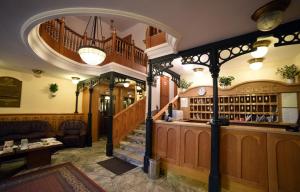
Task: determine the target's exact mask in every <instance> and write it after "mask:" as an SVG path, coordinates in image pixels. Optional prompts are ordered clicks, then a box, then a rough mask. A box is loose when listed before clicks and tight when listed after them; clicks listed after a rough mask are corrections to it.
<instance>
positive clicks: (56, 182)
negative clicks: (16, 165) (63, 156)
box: [0, 163, 105, 192]
mask: <svg viewBox="0 0 300 192" xmlns="http://www.w3.org/2000/svg"><path fill="white" fill-rule="evenodd" d="M0 191H1V192H4V191H7V192H71V191H72V192H73V191H75V192H77V191H78V192H79V191H80V192H93V191H99V192H105V191H104V190H103V189H102V188H101V187H99V186H98V185H97V184H96V183H94V181H92V180H91V179H90V178H88V177H87V176H86V175H85V174H84V173H82V172H81V171H80V170H79V169H77V168H76V167H75V166H74V165H72V164H71V163H64V164H60V165H55V166H52V167H48V168H44V169H39V170H37V171H33V172H30V173H26V174H23V175H19V176H16V177H12V178H10V179H8V180H5V181H2V182H1V183H0Z"/></svg>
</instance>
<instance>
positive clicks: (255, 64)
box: [248, 58, 264, 71]
mask: <svg viewBox="0 0 300 192" xmlns="http://www.w3.org/2000/svg"><path fill="white" fill-rule="evenodd" d="M263 61H264V58H253V59H250V60H249V61H248V63H249V67H250V69H252V70H254V71H256V70H259V69H260V68H261V67H262V66H263Z"/></svg>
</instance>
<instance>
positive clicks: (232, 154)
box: [220, 133, 240, 177]
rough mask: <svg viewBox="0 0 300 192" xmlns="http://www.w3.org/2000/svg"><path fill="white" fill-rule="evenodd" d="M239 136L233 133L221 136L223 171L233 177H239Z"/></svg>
mask: <svg viewBox="0 0 300 192" xmlns="http://www.w3.org/2000/svg"><path fill="white" fill-rule="evenodd" d="M239 154H240V151H239V150H238V138H237V136H236V135H234V134H231V133H224V134H223V135H222V136H221V161H220V164H221V172H222V174H225V175H229V176H232V177H239V172H238V169H239V167H240V166H239V165H238V162H239V163H240V161H239V156H238V155H239Z"/></svg>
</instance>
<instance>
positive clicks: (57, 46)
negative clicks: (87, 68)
mask: <svg viewBox="0 0 300 192" xmlns="http://www.w3.org/2000/svg"><path fill="white" fill-rule="evenodd" d="M39 33H40V36H41V37H42V38H43V40H44V41H45V42H46V43H47V44H48V45H49V46H50V47H51V48H52V49H54V50H55V51H57V52H58V53H60V54H62V55H64V56H66V57H68V58H70V59H72V60H74V61H77V62H79V63H83V61H82V60H81V58H80V56H79V54H78V53H77V50H78V48H79V47H80V46H81V45H82V44H83V45H86V44H89V43H90V41H91V40H92V39H91V38H88V37H87V34H86V33H85V34H84V35H80V34H78V33H76V32H75V31H73V30H72V29H71V28H70V27H68V26H66V24H65V21H64V19H63V18H62V19H55V20H50V21H47V22H45V23H42V24H41V25H40V28H39ZM96 46H98V47H100V48H103V49H104V51H105V52H106V54H107V57H106V59H105V61H104V62H103V64H101V65H105V64H107V63H109V62H113V61H114V62H116V63H119V64H121V65H125V66H127V67H130V68H132V69H135V70H138V71H141V72H144V73H146V66H147V60H148V58H147V54H146V53H144V51H143V50H141V49H140V48H138V47H136V46H135V45H134V42H133V41H132V43H128V42H126V41H125V40H123V39H122V38H120V37H118V36H117V34H116V32H115V31H113V32H112V36H111V37H109V38H108V39H105V40H102V41H100V40H96Z"/></svg>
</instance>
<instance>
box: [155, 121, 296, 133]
mask: <svg viewBox="0 0 300 192" xmlns="http://www.w3.org/2000/svg"><path fill="white" fill-rule="evenodd" d="M154 123H157V124H166V125H181V126H187V127H203V128H204V127H206V128H210V127H211V125H209V124H206V123H197V122H186V121H172V122H167V121H163V120H156V121H154ZM221 128H222V129H227V130H240V131H255V132H264V133H278V134H286V135H297V136H300V132H291V131H286V130H285V129H281V128H272V127H259V125H257V126H256V127H253V126H242V125H229V126H221Z"/></svg>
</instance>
